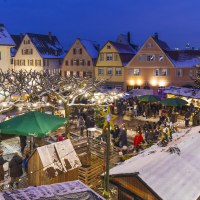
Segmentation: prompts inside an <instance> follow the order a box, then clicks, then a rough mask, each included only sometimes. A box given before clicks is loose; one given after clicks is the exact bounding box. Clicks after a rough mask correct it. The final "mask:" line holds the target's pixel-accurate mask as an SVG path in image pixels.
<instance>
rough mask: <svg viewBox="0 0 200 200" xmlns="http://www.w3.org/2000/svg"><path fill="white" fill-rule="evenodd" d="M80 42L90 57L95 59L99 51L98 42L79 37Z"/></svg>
mask: <svg viewBox="0 0 200 200" xmlns="http://www.w3.org/2000/svg"><path fill="white" fill-rule="evenodd" d="M79 40H80V42H81V44H82V45H83V46H84V48H85V50H86V51H87V52H88V54H89V55H90V57H91V58H92V59H96V58H97V57H98V52H99V44H97V43H96V42H94V41H90V40H83V39H79Z"/></svg>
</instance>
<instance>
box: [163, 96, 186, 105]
mask: <svg viewBox="0 0 200 200" xmlns="http://www.w3.org/2000/svg"><path fill="white" fill-rule="evenodd" d="M161 103H162V104H163V105H165V106H183V105H186V104H187V103H188V102H187V101H185V100H183V99H179V98H167V99H162V100H161Z"/></svg>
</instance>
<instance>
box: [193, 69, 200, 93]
mask: <svg viewBox="0 0 200 200" xmlns="http://www.w3.org/2000/svg"><path fill="white" fill-rule="evenodd" d="M194 86H195V87H196V88H198V89H200V67H199V68H198V69H197V75H196V78H195V79H194Z"/></svg>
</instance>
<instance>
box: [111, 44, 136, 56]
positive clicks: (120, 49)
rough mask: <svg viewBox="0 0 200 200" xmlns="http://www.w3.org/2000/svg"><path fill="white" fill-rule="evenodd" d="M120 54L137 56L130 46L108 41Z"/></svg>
mask: <svg viewBox="0 0 200 200" xmlns="http://www.w3.org/2000/svg"><path fill="white" fill-rule="evenodd" d="M108 42H110V43H111V44H112V45H113V47H114V48H115V49H116V50H117V51H118V52H119V53H120V54H136V51H135V50H134V49H133V48H132V47H131V46H130V45H129V44H122V43H118V42H113V41H108Z"/></svg>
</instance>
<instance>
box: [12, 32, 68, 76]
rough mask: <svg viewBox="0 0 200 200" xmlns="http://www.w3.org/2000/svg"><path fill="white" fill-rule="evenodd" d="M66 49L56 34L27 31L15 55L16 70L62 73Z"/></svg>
mask: <svg viewBox="0 0 200 200" xmlns="http://www.w3.org/2000/svg"><path fill="white" fill-rule="evenodd" d="M64 54H65V53H64V49H63V47H62V45H61V44H60V42H59V41H58V39H57V37H56V36H52V34H51V33H49V34H48V35H41V34H33V33H27V34H25V35H24V37H23V39H22V42H21V44H20V46H19V48H18V49H17V52H16V54H15V56H14V70H28V71H29V70H35V71H43V70H48V71H49V73H60V68H61V64H62V61H63V58H64Z"/></svg>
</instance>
